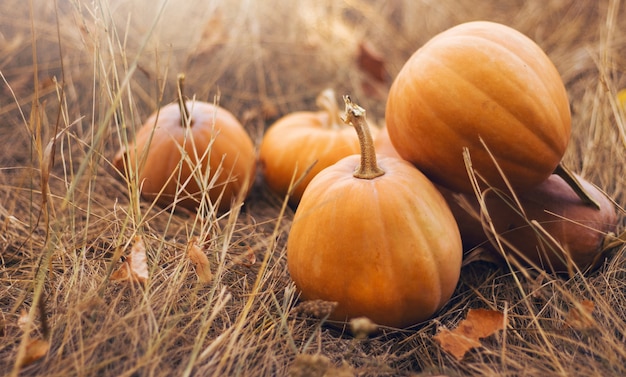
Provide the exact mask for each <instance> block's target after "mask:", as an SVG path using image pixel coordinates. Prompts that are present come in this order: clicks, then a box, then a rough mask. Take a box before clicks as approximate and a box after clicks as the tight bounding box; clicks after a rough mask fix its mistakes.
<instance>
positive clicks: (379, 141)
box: [374, 127, 402, 158]
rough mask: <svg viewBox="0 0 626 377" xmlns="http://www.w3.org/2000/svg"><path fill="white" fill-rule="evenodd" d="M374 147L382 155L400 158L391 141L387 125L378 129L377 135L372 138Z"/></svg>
mask: <svg viewBox="0 0 626 377" xmlns="http://www.w3.org/2000/svg"><path fill="white" fill-rule="evenodd" d="M374 148H376V153H377V154H381V155H383V156H389V157H396V158H402V156H400V154H399V153H398V151H397V150H396V148H395V147H394V146H393V144H392V143H391V139H390V138H389V132H388V131H387V127H383V128H382V129H380V130H379V131H378V136H377V137H376V138H375V139H374Z"/></svg>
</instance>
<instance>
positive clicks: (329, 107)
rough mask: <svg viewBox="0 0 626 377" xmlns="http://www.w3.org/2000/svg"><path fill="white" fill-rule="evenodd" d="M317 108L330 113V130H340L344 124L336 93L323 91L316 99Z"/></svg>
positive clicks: (330, 90) (327, 90)
mask: <svg viewBox="0 0 626 377" xmlns="http://www.w3.org/2000/svg"><path fill="white" fill-rule="evenodd" d="M315 103H316V104H317V106H318V107H319V108H320V109H322V110H324V111H326V112H327V113H328V124H327V126H328V128H338V127H341V125H342V124H343V122H342V119H341V113H340V112H339V106H338V105H337V98H336V96H335V91H334V90H332V89H330V88H328V89H325V90H324V91H322V92H321V93H320V94H319V95H318V96H317V98H316V99H315Z"/></svg>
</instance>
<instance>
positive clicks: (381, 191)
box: [287, 100, 462, 327]
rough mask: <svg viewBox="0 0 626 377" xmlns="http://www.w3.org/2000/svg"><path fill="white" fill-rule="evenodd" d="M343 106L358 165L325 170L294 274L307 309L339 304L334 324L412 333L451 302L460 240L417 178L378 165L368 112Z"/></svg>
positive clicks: (405, 166)
mask: <svg viewBox="0 0 626 377" xmlns="http://www.w3.org/2000/svg"><path fill="white" fill-rule="evenodd" d="M347 102H348V103H349V105H350V106H349V108H348V109H347V113H348V115H347V121H348V122H350V123H351V124H353V125H354V126H355V128H356V129H357V132H358V133H359V139H360V141H361V156H360V157H359V156H358V155H356V156H349V157H346V158H344V159H342V160H340V161H339V162H337V163H336V164H334V165H332V166H330V167H328V168H326V169H324V170H322V171H321V172H320V173H319V174H318V175H317V176H316V177H315V178H313V180H312V181H311V182H310V183H309V185H308V187H307V188H306V190H305V191H304V195H303V196H302V200H301V201H300V204H299V206H298V209H297V210H296V214H295V216H294V220H293V224H292V227H291V230H290V233H289V238H288V241H287V262H288V268H289V272H290V275H291V278H292V279H293V281H294V282H295V284H296V287H297V288H298V289H299V291H300V292H301V299H303V300H325V301H333V302H337V303H338V305H337V307H336V309H335V310H334V311H333V313H332V314H331V316H330V318H331V319H334V320H340V321H342V320H347V319H350V318H354V317H361V316H365V317H368V318H369V319H370V320H372V321H374V322H376V323H378V324H380V325H386V326H393V327H406V326H410V325H413V324H416V323H418V322H421V321H424V320H426V319H428V318H429V317H431V316H432V315H433V314H434V313H435V312H436V311H437V310H438V309H440V308H441V307H442V306H443V305H444V304H445V303H446V302H447V301H448V300H449V298H450V297H451V295H452V293H453V292H454V289H455V287H456V285H457V282H458V279H459V274H460V269H461V260H462V247H461V238H460V235H459V230H458V227H457V225H456V222H455V220H454V217H453V216H452V213H451V211H450V208H449V207H448V205H447V204H446V202H445V200H444V198H443V197H442V195H441V194H440V193H439V191H437V189H436V188H435V186H434V185H433V184H432V183H431V182H430V181H429V180H428V179H427V178H426V177H425V176H424V175H423V174H422V173H421V172H420V171H419V170H417V169H415V167H413V166H412V165H411V164H410V163H408V162H406V161H403V160H401V159H398V158H393V157H382V156H381V158H380V159H377V158H376V154H375V152H374V147H373V145H372V139H371V136H370V135H369V132H368V127H367V126H366V125H364V124H363V122H364V118H363V117H364V112H363V109H361V108H360V107H358V106H356V105H354V104H352V103H350V102H349V101H348V100H347Z"/></svg>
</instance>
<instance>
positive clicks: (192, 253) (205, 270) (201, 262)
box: [187, 237, 213, 283]
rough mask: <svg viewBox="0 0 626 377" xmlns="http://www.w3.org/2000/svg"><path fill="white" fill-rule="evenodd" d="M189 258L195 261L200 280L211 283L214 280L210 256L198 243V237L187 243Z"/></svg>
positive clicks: (192, 261) (194, 264)
mask: <svg viewBox="0 0 626 377" xmlns="http://www.w3.org/2000/svg"><path fill="white" fill-rule="evenodd" d="M187 258H189V260H190V261H191V263H193V266H194V268H195V269H196V275H198V281H199V282H201V283H210V282H211V280H213V273H212V272H211V265H210V264H209V258H208V257H207V256H206V254H205V253H204V251H202V249H201V248H200V246H199V245H198V239H197V238H195V237H194V238H192V239H191V241H189V243H188V244H187Z"/></svg>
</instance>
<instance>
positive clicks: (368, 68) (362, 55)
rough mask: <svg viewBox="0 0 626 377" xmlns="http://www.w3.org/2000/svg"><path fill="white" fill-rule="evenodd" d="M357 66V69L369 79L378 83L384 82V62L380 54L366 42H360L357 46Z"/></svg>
mask: <svg viewBox="0 0 626 377" xmlns="http://www.w3.org/2000/svg"><path fill="white" fill-rule="evenodd" d="M357 64H358V66H359V69H360V70H361V71H363V72H365V73H366V74H367V75H368V76H369V77H371V78H373V79H375V80H376V81H378V82H384V81H385V75H386V70H385V60H384V59H383V56H382V54H381V53H380V52H378V51H377V50H376V49H375V48H374V46H373V45H372V44H371V43H369V42H368V41H362V42H361V43H360V44H359V54H358V56H357Z"/></svg>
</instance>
